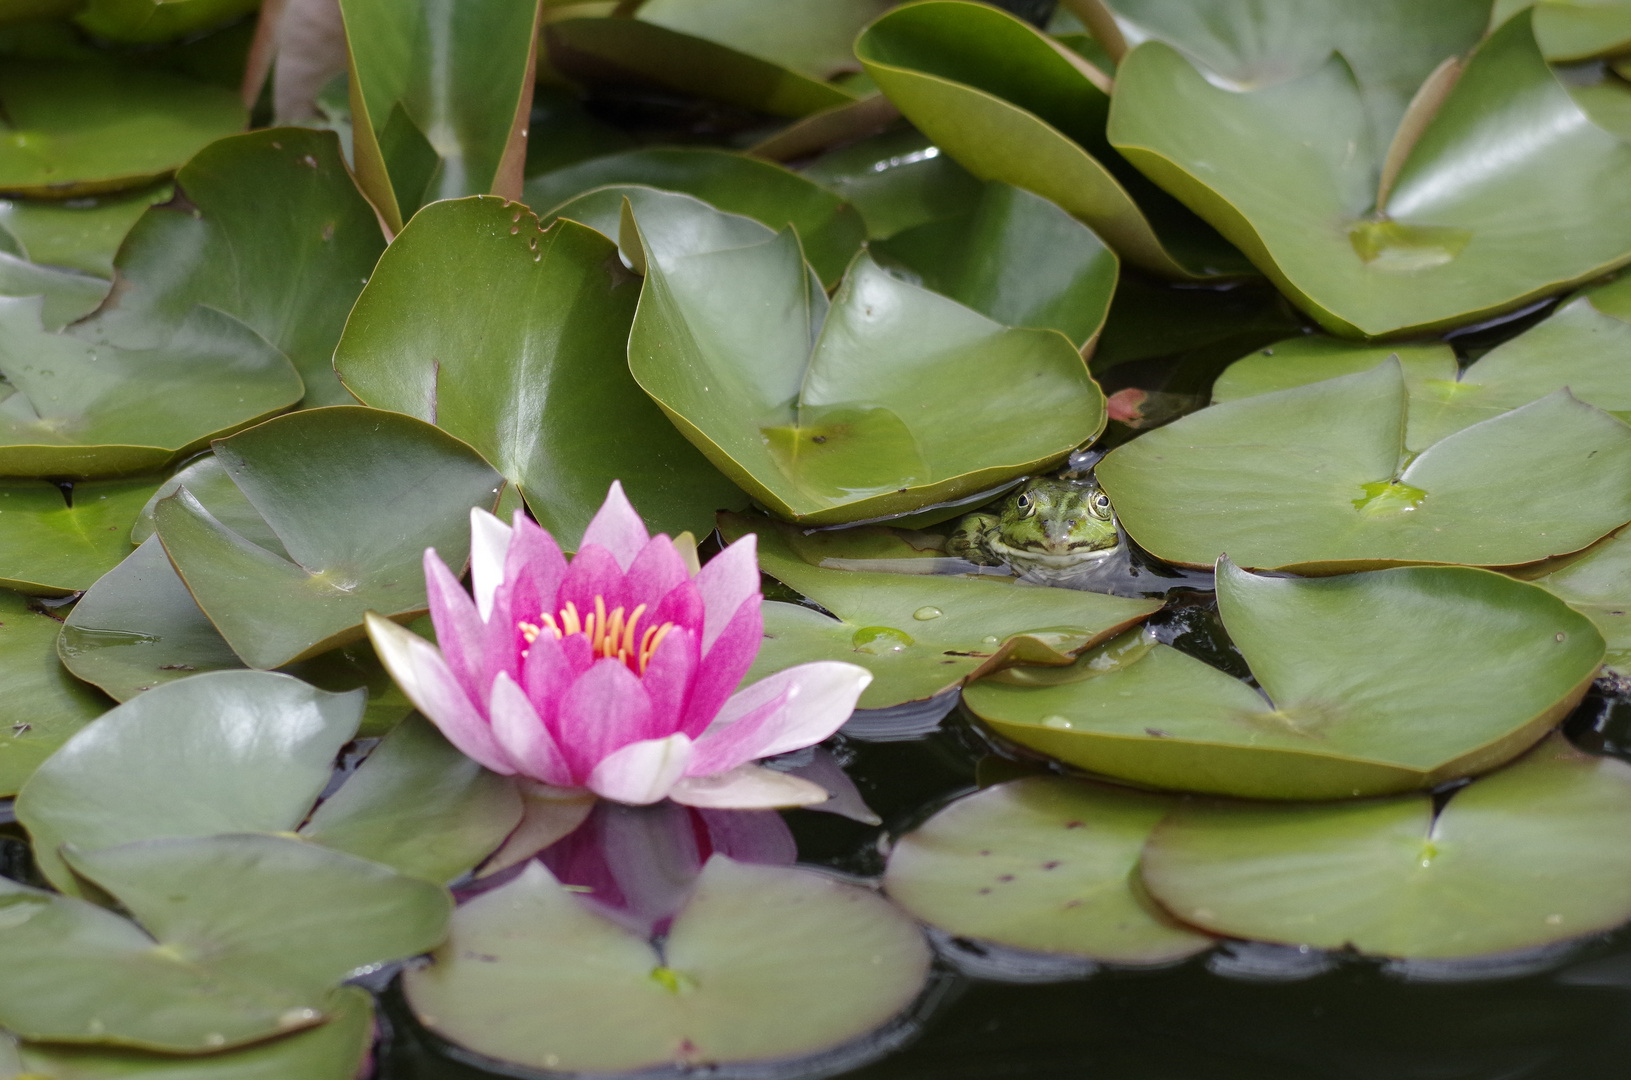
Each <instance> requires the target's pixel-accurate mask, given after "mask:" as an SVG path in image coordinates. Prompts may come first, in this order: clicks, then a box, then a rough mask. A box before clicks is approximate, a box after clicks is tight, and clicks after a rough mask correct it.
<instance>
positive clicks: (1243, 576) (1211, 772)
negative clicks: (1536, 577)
mask: <svg viewBox="0 0 1631 1080" xmlns="http://www.w3.org/2000/svg"><path fill="white" fill-rule="evenodd" d="M1218 605H1219V608H1220V610H1221V612H1222V615H1223V622H1224V626H1225V628H1226V629H1227V630H1228V631H1229V636H1230V638H1231V639H1232V640H1233V641H1234V644H1235V646H1236V647H1237V648H1238V649H1239V650H1240V652H1241V655H1242V656H1243V657H1244V658H1245V660H1246V662H1247V663H1248V664H1249V665H1250V666H1251V671H1252V674H1253V675H1254V676H1255V677H1256V679H1257V681H1258V683H1259V685H1261V687H1262V689H1263V695H1262V696H1259V694H1258V693H1257V692H1256V691H1254V690H1252V689H1251V688H1250V687H1248V686H1246V685H1245V684H1244V683H1241V682H1238V681H1236V680H1235V679H1233V678H1231V677H1230V676H1228V675H1225V674H1224V673H1223V672H1221V671H1219V670H1218V669H1216V668H1214V667H1211V666H1210V665H1208V664H1205V663H1203V662H1202V661H1200V660H1196V659H1194V658H1192V657H1190V656H1187V655H1185V654H1183V653H1180V652H1178V651H1177V650H1176V649H1173V648H1171V647H1170V646H1166V645H1155V646H1153V647H1152V648H1151V649H1150V650H1149V651H1148V652H1147V653H1145V654H1144V655H1143V656H1142V657H1140V658H1136V659H1134V660H1133V662H1131V663H1123V664H1117V665H1098V664H1094V663H1092V662H1084V663H1078V664H1077V665H1076V667H1075V668H1073V669H1071V670H1070V671H1068V672H1061V673H1049V675H1050V678H1048V679H1047V685H1041V686H1014V685H1003V684H1001V683H992V682H984V683H978V684H975V685H974V686H971V687H969V688H968V689H967V690H965V691H964V694H963V698H964V701H966V702H967V704H968V706H969V708H971V709H973V710H974V712H975V713H976V714H977V715H978V716H979V717H980V718H981V719H983V720H984V721H986V722H987V723H988V724H990V725H991V726H992V727H993V728H995V729H996V730H997V731H998V732H1000V733H1001V734H1003V735H1005V736H1007V737H1008V738H1011V739H1013V740H1014V741H1015V742H1019V743H1022V744H1023V745H1026V746H1029V747H1032V748H1034V749H1037V750H1041V751H1042V752H1044V753H1047V754H1052V755H1053V756H1055V757H1058V758H1060V759H1062V760H1064V761H1066V762H1068V763H1070V764H1072V765H1076V766H1079V767H1081V768H1084V769H1088V770H1091V771H1093V772H1098V773H1103V774H1105V775H1109V776H1114V777H1118V778H1121V779H1125V780H1131V781H1134V782H1136V783H1140V784H1148V785H1151V786H1154V787H1160V788H1169V789H1175V790H1181V791H1203V792H1211V793H1215V794H1224V795H1240V796H1247V797H1252V798H1269V799H1329V798H1341V797H1345V796H1350V795H1377V794H1385V793H1391V792H1398V791H1409V790H1412V789H1415V788H1428V787H1432V786H1434V785H1435V784H1439V783H1442V782H1444V781H1446V780H1453V779H1455V778H1457V777H1461V776H1467V775H1471V774H1474V773H1479V772H1483V771H1485V770H1488V769H1491V768H1494V767H1495V766H1497V765H1500V764H1502V763H1504V762H1506V761H1509V760H1511V759H1512V758H1513V757H1516V756H1517V755H1518V754H1520V753H1522V752H1523V751H1524V750H1526V749H1528V748H1529V747H1530V746H1531V745H1533V744H1534V742H1535V741H1536V740H1537V739H1539V738H1540V737H1541V736H1542V735H1544V734H1545V732H1546V731H1547V730H1548V729H1549V728H1551V727H1552V726H1553V725H1554V724H1556V723H1557V721H1558V720H1560V719H1561V718H1562V717H1564V716H1565V715H1567V714H1568V712H1569V711H1570V710H1571V709H1573V707H1574V705H1575V704H1576V703H1577V702H1578V701H1579V700H1580V698H1581V696H1582V695H1584V694H1585V692H1586V689H1587V688H1588V687H1589V686H1590V685H1591V681H1592V679H1593V678H1594V677H1595V676H1596V673H1597V666H1598V664H1600V663H1601V662H1602V658H1603V638H1602V635H1601V634H1599V633H1598V632H1597V631H1596V629H1595V628H1593V627H1592V625H1591V623H1590V621H1589V620H1587V619H1586V618H1585V617H1584V616H1582V615H1580V614H1578V613H1577V612H1574V611H1571V610H1570V609H1569V608H1568V607H1567V606H1566V605H1565V604H1563V603H1562V602H1561V601H1559V600H1558V599H1557V598H1556V597H1553V596H1550V595H1548V594H1547V593H1546V592H1545V591H1544V590H1542V589H1538V588H1536V587H1535V586H1533V585H1529V584H1526V583H1524V582H1521V581H1514V580H1512V579H1511V578H1508V577H1505V576H1504V575H1501V574H1495V573H1491V572H1489V571H1487V570H1475V569H1472V568H1469V567H1445V566H1433V567H1426V566H1421V567H1401V568H1398V569H1393V570H1380V571H1376V572H1373V573H1365V574H1349V575H1344V576H1341V577H1329V578H1283V577H1281V578H1275V577H1259V576H1257V575H1254V574H1249V573H1246V572H1245V571H1243V570H1240V569H1239V568H1237V567H1235V566H1233V565H1232V564H1230V563H1228V562H1222V563H1220V564H1219V565H1218Z"/></svg>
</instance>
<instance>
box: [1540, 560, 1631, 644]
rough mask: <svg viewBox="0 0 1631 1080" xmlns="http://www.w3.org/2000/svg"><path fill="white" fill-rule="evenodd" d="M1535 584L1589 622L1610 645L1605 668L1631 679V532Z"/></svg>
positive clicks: (1554, 571)
mask: <svg viewBox="0 0 1631 1080" xmlns="http://www.w3.org/2000/svg"><path fill="white" fill-rule="evenodd" d="M1534 583H1535V584H1536V585H1539V586H1540V587H1541V588H1543V589H1545V590H1546V591H1547V592H1549V593H1551V594H1552V595H1553V596H1556V597H1557V598H1558V599H1560V600H1562V601H1563V602H1564V603H1566V604H1568V605H1569V606H1570V607H1572V608H1574V610H1576V611H1578V612H1580V614H1582V615H1584V616H1585V617H1586V618H1588V619H1590V620H1591V621H1592V624H1593V625H1595V626H1596V627H1597V629H1598V631H1600V632H1601V633H1602V635H1603V638H1604V640H1606V641H1607V642H1608V654H1607V656H1605V657H1604V660H1603V663H1604V665H1605V666H1606V667H1607V668H1608V670H1609V671H1612V672H1615V673H1617V674H1620V675H1631V529H1621V530H1620V531H1619V532H1616V533H1615V534H1614V535H1612V536H1609V537H1607V538H1605V539H1603V540H1602V541H1601V542H1599V543H1598V544H1597V545H1596V546H1594V547H1592V548H1591V549H1590V550H1589V551H1587V552H1586V553H1585V554H1584V555H1582V556H1581V557H1580V558H1578V559H1575V560H1573V561H1571V562H1569V563H1568V564H1567V565H1565V566H1563V567H1561V568H1560V569H1557V570H1553V571H1552V572H1551V573H1549V574H1546V575H1545V576H1544V577H1538V578H1535V579H1534Z"/></svg>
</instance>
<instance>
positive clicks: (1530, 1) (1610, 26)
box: [1489, 0, 1631, 61]
mask: <svg viewBox="0 0 1631 1080" xmlns="http://www.w3.org/2000/svg"><path fill="white" fill-rule="evenodd" d="M1526 7H1532V8H1533V9H1534V19H1535V41H1536V43H1537V44H1539V45H1540V51H1541V52H1542V53H1543V54H1545V56H1546V59H1548V60H1552V61H1570V60H1587V59H1590V58H1591V57H1594V56H1610V55H1615V54H1620V53H1624V52H1626V51H1628V50H1631V4H1627V3H1625V2H1624V0H1540V2H1539V3H1535V2H1534V0H1495V6H1494V8H1493V9H1492V10H1491V11H1490V17H1489V21H1490V25H1491V26H1499V25H1501V24H1502V23H1504V22H1506V20H1507V19H1510V18H1511V17H1512V16H1513V15H1514V14H1516V13H1517V12H1519V11H1521V10H1522V9H1524V8H1526Z"/></svg>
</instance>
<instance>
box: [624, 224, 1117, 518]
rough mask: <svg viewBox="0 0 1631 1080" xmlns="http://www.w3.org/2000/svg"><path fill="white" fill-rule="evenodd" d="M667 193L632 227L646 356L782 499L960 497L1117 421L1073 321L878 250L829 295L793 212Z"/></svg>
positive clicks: (651, 383) (654, 385)
mask: <svg viewBox="0 0 1631 1080" xmlns="http://www.w3.org/2000/svg"><path fill="white" fill-rule="evenodd" d="M661 198H662V199H664V200H665V202H666V205H667V206H668V207H669V208H670V211H671V212H668V213H663V214H657V213H650V212H645V213H643V212H641V211H640V210H639V209H636V210H634V211H633V213H632V215H631V217H630V221H629V228H628V231H627V232H626V233H625V246H626V247H629V248H631V249H633V250H632V251H631V258H632V259H633V260H634V261H635V263H636V265H637V266H641V267H643V268H644V270H645V272H646V282H645V286H644V289H643V290H642V292H641V297H640V306H639V308H638V310H637V311H636V313H635V317H634V329H633V331H632V333H631V335H630V338H629V367H630V370H631V371H633V373H634V377H635V380H636V381H637V382H639V383H640V385H641V387H642V388H643V389H644V390H645V391H646V392H647V393H648V394H650V395H651V396H652V397H653V398H655V399H656V400H657V403H658V404H659V405H661V406H662V407H663V409H664V411H665V412H667V413H668V414H669V416H670V417H672V418H673V419H674V420H675V423H676V425H677V426H678V427H679V428H680V430H681V431H682V432H683V433H684V434H685V435H686V436H687V437H688V438H690V439H691V440H692V442H693V443H695V444H696V445H697V447H698V448H699V449H701V450H702V452H703V453H704V454H706V455H708V457H709V459H710V460H711V461H713V462H714V464H715V465H716V466H718V467H719V469H720V470H721V471H722V472H724V473H725V474H726V475H727V476H729V477H730V478H731V479H733V480H735V481H736V482H737V483H738V484H739V485H740V486H741V487H742V488H743V489H744V490H746V491H747V492H748V493H749V494H751V495H753V496H754V497H756V498H757V499H759V500H760V501H761V502H762V503H764V504H765V505H766V506H768V507H769V508H771V509H772V510H773V511H774V512H775V513H777V514H780V515H782V516H784V517H788V518H792V519H794V520H798V521H801V522H806V523H809V524H836V523H841V522H850V521H856V520H865V519H868V518H874V517H879V516H883V515H889V514H898V513H907V512H911V511H915V510H919V509H922V508H924V507H926V506H930V505H934V504H938V503H944V502H949V501H955V500H956V499H959V498H962V497H965V496H969V495H973V494H976V493H978V492H981V491H985V490H988V489H991V488H993V487H996V486H998V485H1000V484H1002V483H1004V482H1005V481H1008V480H1012V479H1014V478H1016V477H1018V476H1021V475H1023V474H1025V473H1029V472H1036V471H1039V470H1041V469H1044V468H1047V467H1048V466H1050V465H1051V464H1053V463H1055V462H1057V461H1060V460H1062V459H1063V458H1064V456H1065V455H1066V454H1068V453H1069V452H1070V451H1071V450H1072V449H1073V448H1075V447H1076V446H1078V445H1081V444H1083V443H1086V442H1089V441H1091V440H1092V439H1093V438H1094V437H1096V436H1097V434H1098V432H1099V431H1100V430H1101V429H1102V427H1103V425H1104V397H1103V395H1102V394H1101V393H1100V392H1099V388H1098V385H1097V384H1096V383H1094V382H1093V380H1092V378H1091V377H1090V376H1089V375H1088V373H1087V368H1086V366H1085V365H1084V364H1083V363H1082V360H1081V357H1080V356H1079V355H1078V354H1077V352H1076V350H1075V348H1074V347H1073V346H1072V345H1071V344H1070V341H1069V339H1067V338H1066V337H1065V336H1064V335H1063V334H1060V333H1058V332H1057V331H1049V330H1016V329H1012V328H1010V327H1006V326H1003V325H1001V324H999V323H996V322H994V321H992V320H990V319H988V318H986V317H985V316H983V315H980V314H979V313H977V312H975V311H973V310H971V309H969V308H966V307H964V306H962V305H961V304H958V303H956V302H955V301H952V300H950V299H948V298H946V297H943V296H940V295H938V294H936V293H933V292H930V291H928V290H926V289H922V288H919V287H917V286H914V285H909V284H907V283H905V282H903V281H900V280H898V279H896V278H894V277H892V276H891V275H889V274H888V273H886V272H885V271H883V270H882V269H880V268H879V267H878V265H877V264H876V263H874V262H873V261H872V259H871V257H870V256H869V255H867V254H865V253H862V254H861V255H859V256H857V258H856V260H855V262H854V264H853V265H852V266H851V268H850V271H849V273H848V274H847V275H846V276H845V279H844V282H843V284H842V285H840V286H839V289H838V292H837V294H836V296H835V297H834V298H833V300H832V302H831V304H830V306H829V304H828V302H827V298H826V296H825V294H824V293H822V291H821V289H820V287H819V284H818V283H816V282H815V275H814V273H813V271H811V269H810V268H809V265H808V264H807V263H806V262H805V261H804V259H803V257H802V255H801V253H800V248H799V243H798V237H797V235H796V234H795V233H794V232H793V231H792V230H791V229H788V230H785V231H783V232H781V233H779V234H774V235H773V234H771V233H770V231H769V230H768V229H765V228H764V227H763V226H760V225H758V224H757V223H755V222H750V221H747V220H746V219H742V218H733V217H731V216H729V215H724V214H720V213H719V212H718V211H715V210H712V209H710V208H708V207H706V206H704V205H702V204H700V203H697V202H696V201H695V200H689V199H686V197H684V196H680V195H668V196H662V197H661ZM674 200H683V201H681V202H675V201H674ZM1039 400H1046V401H1049V402H1051V403H1052V405H1051V407H1050V408H1048V409H1047V410H1045V411H1043V412H1038V411H1037V409H1036V408H1035V403H1036V402H1037V401H1039Z"/></svg>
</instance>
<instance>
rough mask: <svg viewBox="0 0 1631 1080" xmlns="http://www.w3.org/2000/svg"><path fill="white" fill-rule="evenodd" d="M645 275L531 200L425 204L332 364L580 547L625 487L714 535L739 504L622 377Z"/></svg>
mask: <svg viewBox="0 0 1631 1080" xmlns="http://www.w3.org/2000/svg"><path fill="white" fill-rule="evenodd" d="M638 296H639V281H638V279H637V278H635V277H634V276H633V275H631V274H629V273H628V272H627V271H626V270H625V269H624V268H623V265H622V263H620V262H619V261H618V257H617V249H616V246H615V245H614V244H613V243H612V242H611V241H609V240H606V239H604V238H603V237H601V236H597V235H596V234H595V233H594V232H592V231H591V230H589V229H587V228H584V227H583V226H581V225H579V224H577V223H576V222H572V221H561V222H557V223H555V224H554V225H552V226H551V227H550V228H549V229H548V230H547V231H541V230H540V229H539V226H538V219H537V218H536V217H534V216H533V215H532V213H531V212H529V211H528V210H527V209H526V208H525V207H523V206H521V205H519V204H515V203H505V202H503V201H502V200H499V199H492V198H482V199H465V200H459V201H456V202H446V203H441V204H439V205H437V206H435V207H430V208H427V209H426V210H425V211H424V213H423V214H421V215H420V216H418V217H416V218H415V219H414V221H413V223H412V224H411V225H409V227H408V228H407V229H405V230H403V232H402V235H401V236H400V237H399V238H398V239H397V240H396V242H395V243H393V244H392V245H391V249H390V251H389V252H387V253H386V255H385V257H384V258H383V259H382V260H381V261H380V266H379V269H378V271H377V272H376V273H375V275H374V278H373V280H372V281H371V282H370V283H369V285H368V288H367V289H365V290H364V291H363V295H362V296H361V298H360V299H359V300H358V302H357V307H356V309H355V311H354V312H353V313H352V316H351V320H350V322H349V323H348V324H347V326H346V332H345V336H344V337H343V338H342V339H341V341H340V345H339V348H338V350H337V351H336V353H335V367H336V369H337V370H338V371H339V373H340V377H341V378H342V379H344V381H345V384H346V386H348V387H349V388H350V389H351V391H352V392H353V393H354V394H356V395H357V397H358V398H360V399H361V400H362V401H364V402H366V403H367V404H369V405H373V406H375V407H377V408H383V409H394V410H396V411H398V412H404V413H408V414H410V415H413V416H417V417H419V418H420V419H422V420H426V421H429V422H431V423H434V424H437V425H438V426H440V427H442V428H443V429H445V430H446V431H449V432H451V433H452V434H454V435H456V436H458V437H459V438H461V439H464V440H465V441H466V442H468V443H469V444H470V445H471V446H473V447H475V448H476V449H477V450H478V451H480V452H481V453H482V454H483V456H485V457H486V459H487V460H488V461H491V462H492V463H493V464H494V465H495V466H497V467H498V469H499V470H500V471H501V472H502V473H503V474H504V475H505V476H506V477H508V478H509V479H510V480H511V481H513V482H514V483H515V484H516V485H517V486H518V487H519V488H520V489H521V492H522V494H523V495H524V496H525V497H526V499H527V503H528V506H529V507H530V508H531V509H532V511H533V514H534V515H535V516H536V517H537V519H538V520H539V522H540V523H542V524H543V525H544V527H545V528H547V529H549V530H550V531H551V532H553V533H554V534H555V535H556V536H557V537H559V539H560V540H561V542H562V543H563V544H566V545H567V546H568V547H575V546H576V544H577V542H578V538H579V537H581V536H582V535H583V530H584V528H585V526H587V525H588V524H589V519H590V518H592V517H593V516H594V514H595V511H596V510H598V509H599V508H600V504H601V502H602V501H604V499H605V497H606V488H607V486H608V485H609V484H610V483H611V482H612V481H613V480H622V482H623V484H624V486H625V487H626V488H627V490H628V492H629V497H630V498H631V500H632V501H633V502H634V505H635V506H637V507H639V508H640V510H641V511H642V513H644V515H645V517H646V521H647V523H648V524H649V525H650V526H651V527H652V528H653V529H654V530H661V531H667V532H669V533H675V534H677V533H679V532H682V531H684V530H690V531H691V532H692V533H694V534H696V535H699V536H701V535H705V534H706V533H707V532H708V531H709V528H710V526H711V524H712V522H713V513H714V511H715V510H717V509H720V508H724V507H738V506H741V505H742V503H743V502H744V501H745V500H744V498H743V496H742V494H741V492H739V491H738V490H737V489H736V488H735V487H734V486H733V485H732V484H731V483H730V481H728V480H726V479H725V478H724V477H723V476H721V475H720V474H719V472H718V470H716V469H715V468H714V467H713V466H712V465H710V464H709V463H708V461H707V459H706V458H704V457H703V456H702V454H700V453H699V452H698V451H697V450H696V449H695V448H693V447H692V446H691V444H690V443H688V442H686V440H685V438H684V437H683V436H681V435H680V434H679V432H677V431H675V430H674V428H673V425H672V424H670V423H669V422H668V420H667V419H666V418H665V417H664V416H663V415H662V412H661V410H659V409H658V408H657V407H656V406H655V405H654V404H652V402H651V399H650V398H648V397H646V395H645V394H644V393H643V392H642V391H641V390H640V388H639V386H637V385H636V384H635V382H634V379H633V377H632V376H631V375H630V374H629V369H628V363H627V361H626V360H625V358H624V350H625V348H626V345H627V341H628V334H629V323H630V320H631V319H632V318H633V317H634V306H635V303H636V301H637V299H638Z"/></svg>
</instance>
